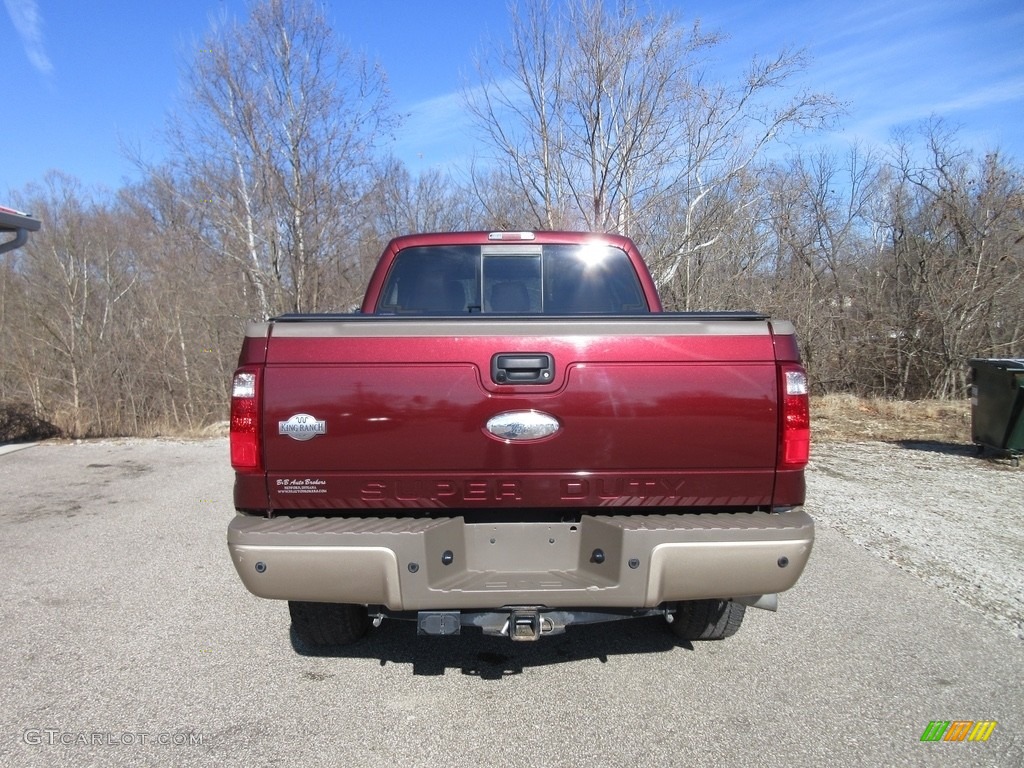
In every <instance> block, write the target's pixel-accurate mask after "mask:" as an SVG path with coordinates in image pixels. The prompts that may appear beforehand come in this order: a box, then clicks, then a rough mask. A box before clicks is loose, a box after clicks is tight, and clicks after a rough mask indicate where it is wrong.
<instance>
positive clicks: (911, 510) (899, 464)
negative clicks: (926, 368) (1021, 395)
mask: <svg viewBox="0 0 1024 768" xmlns="http://www.w3.org/2000/svg"><path fill="white" fill-rule="evenodd" d="M807 497H808V508H809V510H810V511H811V514H812V515H813V516H814V519H815V521H816V522H817V523H818V524H819V525H824V526H828V527H830V528H834V529H835V530H837V531H839V532H841V533H842V534H843V535H844V536H846V537H847V538H849V539H852V540H853V541H854V542H856V543H857V544H859V545H860V546H862V547H864V548H865V549H867V550H869V551H870V552H872V553H874V554H876V555H878V556H880V557H883V558H885V559H886V560H889V561H891V562H892V563H894V564H895V565H897V566H898V567H900V568H901V569H903V570H905V571H908V572H910V573H912V574H914V575H915V576H917V577H919V578H920V579H922V580H923V581H924V582H925V583H927V584H930V585H932V586H934V587H937V588H939V589H941V590H943V591H944V592H946V593H947V594H949V595H951V596H952V597H953V598H954V599H956V600H957V601H958V602H960V603H963V604H965V605H969V606H972V607H974V608H976V609H979V610H981V611H982V612H983V613H984V614H985V615H986V616H987V617H988V618H990V619H991V620H992V621H994V622H995V623H996V624H998V625H999V626H1001V627H1004V628H1005V629H1007V630H1009V631H1010V632H1013V633H1014V634H1015V635H1016V636H1017V637H1018V638H1024V514H1022V513H1024V468H1020V467H1013V466H1012V465H1011V464H1010V462H1009V461H1006V460H997V459H988V458H979V457H978V456H977V455H976V453H975V448H974V447H973V446H968V445H954V444H949V443H932V442H908V443H902V444H899V443H876V442H869V443H820V444H818V443H816V444H815V445H814V449H813V451H812V462H811V466H810V467H809V471H808V474H807Z"/></svg>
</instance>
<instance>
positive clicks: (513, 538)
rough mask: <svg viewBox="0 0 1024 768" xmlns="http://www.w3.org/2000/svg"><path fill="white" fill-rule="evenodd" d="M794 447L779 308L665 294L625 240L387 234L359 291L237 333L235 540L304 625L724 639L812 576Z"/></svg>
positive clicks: (345, 630)
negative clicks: (670, 298) (640, 629)
mask: <svg viewBox="0 0 1024 768" xmlns="http://www.w3.org/2000/svg"><path fill="white" fill-rule="evenodd" d="M809 442H810V430H809V414H808V387H807V378H806V375H805V373H804V369H803V368H802V367H801V365H800V356H799V353H798V351H797V344H796V339H795V336H794V331H793V327H792V325H791V324H790V323H788V322H779V321H773V320H770V319H768V318H766V317H765V316H763V315H760V314H757V313H753V312H702V313H673V312H664V311H662V307H661V302H660V300H659V298H658V295H657V291H656V289H655V286H654V282H653V281H652V279H651V276H650V273H649V272H648V270H647V267H646V266H645V264H644V261H643V259H642V258H641V256H640V254H639V253H638V251H637V249H636V246H635V245H634V244H633V243H632V242H631V241H630V240H629V239H627V238H624V237H618V236H613V235H598V234H589V233H579V232H458V233H446V234H422V235H410V236H406V237H399V238H397V239H395V240H392V241H391V242H390V243H389V244H388V246H387V248H386V249H385V251H384V254H383V256H382V257H381V260H380V263H379V264H378V266H377V268H376V270H375V272H374V273H373V276H372V277H371V279H370V283H369V286H368V289H367V292H366V297H365V300H364V302H363V305H362V310H361V312H359V313H355V314H302V315H297V314H293V315H283V316H281V317H277V318H274V319H272V320H270V321H269V322H265V323H257V324H253V325H251V326H250V327H249V328H248V330H247V333H246V338H245V341H244V344H243V346H242V352H241V356H240V358H239V367H238V369H237V371H236V372H235V374H234V381H233V392H232V401H231V463H232V465H233V467H234V469H235V490H234V503H235V508H236V511H237V514H236V516H235V518H234V520H233V521H232V522H231V523H230V526H229V528H228V548H229V550H230V554H231V557H232V559H233V561H234V565H235V568H236V569H237V571H238V574H239V575H240V576H241V579H242V581H243V582H244V584H245V586H246V587H247V588H248V589H249V590H250V591H251V592H252V593H254V594H256V595H258V596H261V597H265V598H272V599H279V600H287V601H289V608H290V614H291V621H292V628H293V630H294V632H295V633H296V636H297V638H298V639H299V640H300V641H301V642H302V643H305V644H309V645H335V644H344V643H347V642H352V641H354V640H356V639H358V638H360V637H362V636H363V635H364V634H365V633H366V632H367V631H368V629H369V625H370V623H371V621H372V623H373V624H374V625H375V626H378V625H379V624H380V622H381V621H382V620H383V619H384V618H387V617H390V618H398V619H411V620H413V621H415V622H416V623H417V627H418V632H419V633H420V634H426V635H450V634H458V633H459V632H460V631H461V629H462V628H463V627H479V628H480V629H482V631H483V632H484V633H486V634H494V635H504V636H507V637H509V638H511V639H513V640H536V639H537V638H540V637H542V636H545V635H550V634H557V633H560V632H563V631H564V630H565V628H566V626H568V625H570V624H583V623H592V622H598V621H609V620H614V619H623V618H631V617H639V616H651V615H660V616H664V617H665V619H666V620H667V621H668V623H669V625H670V626H671V628H672V629H673V630H674V631H675V633H676V634H677V635H678V637H680V638H682V639H686V640H697V639H719V638H723V637H727V636H729V635H731V634H733V633H734V632H735V631H736V630H737V629H738V628H739V625H740V622H741V621H742V618H743V613H744V609H745V607H747V606H756V607H759V608H768V609H770V610H774V609H775V607H776V602H777V599H776V596H777V594H778V593H779V592H782V591H783V590H786V589H789V588H790V587H792V586H793V584H794V583H795V582H796V581H797V579H798V578H799V576H800V574H801V572H802V571H803V568H804V566H805V564H806V562H807V559H808V557H809V555H810V552H811V546H812V544H813V539H814V524H813V521H812V520H811V518H810V517H809V516H808V515H807V514H806V513H805V512H804V510H803V503H804V467H805V465H806V463H807V459H808V449H809Z"/></svg>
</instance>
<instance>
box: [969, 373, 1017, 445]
mask: <svg viewBox="0 0 1024 768" xmlns="http://www.w3.org/2000/svg"><path fill="white" fill-rule="evenodd" d="M968 363H969V364H970V366H971V436H972V437H971V439H972V440H973V441H974V442H975V443H977V444H978V445H979V446H981V447H982V449H983V450H984V448H992V449H994V450H997V451H1003V452H1006V453H1009V454H1010V455H1011V456H1014V457H1017V456H1019V455H1020V454H1021V453H1024V359H1020V358H1018V359H995V360H991V359H977V360H969V361H968Z"/></svg>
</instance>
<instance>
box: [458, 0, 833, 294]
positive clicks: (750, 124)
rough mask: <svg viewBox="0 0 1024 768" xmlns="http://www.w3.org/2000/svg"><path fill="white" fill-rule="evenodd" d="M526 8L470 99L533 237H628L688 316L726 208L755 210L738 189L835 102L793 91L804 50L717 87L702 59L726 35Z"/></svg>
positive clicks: (598, 3)
mask: <svg viewBox="0 0 1024 768" xmlns="http://www.w3.org/2000/svg"><path fill="white" fill-rule="evenodd" d="M522 7H523V8H524V10H523V11H522V12H520V10H519V9H520V6H519V5H515V6H513V29H512V36H511V42H510V43H509V44H507V45H497V46H496V47H495V48H494V49H493V51H488V52H487V53H486V54H485V55H484V56H483V57H482V58H481V62H480V66H479V69H480V75H481V80H482V82H481V84H480V86H479V87H477V88H475V89H468V90H467V92H466V100H467V104H468V107H469V109H470V110H471V112H472V113H473V114H474V116H475V117H476V120H477V123H478V125H479V126H480V129H481V132H482V135H483V137H484V139H485V140H486V141H487V142H488V144H489V145H490V146H491V147H492V148H493V150H494V151H495V152H496V154H497V159H498V161H499V163H501V165H502V167H504V168H505V169H506V170H507V173H508V175H509V177H510V179H511V180H512V182H513V183H514V184H515V185H516V186H517V187H518V188H519V190H520V192H521V194H522V195H523V196H524V197H526V198H527V199H528V200H530V202H531V205H532V206H533V210H534V216H535V220H536V225H537V226H541V227H558V226H567V225H568V226H580V227H585V228H589V229H595V230H601V231H617V232H625V233H628V234H631V235H633V236H634V237H636V238H637V239H638V240H640V241H641V242H643V243H644V244H645V245H647V252H648V254H649V256H650V257H651V258H652V260H653V261H654V268H655V275H656V279H657V280H658V282H659V283H660V284H661V286H663V287H668V288H669V289H670V290H669V293H670V294H673V295H674V294H675V293H680V294H682V295H681V296H680V297H679V298H680V303H682V304H683V305H686V306H688V305H689V304H690V293H691V288H692V268H693V259H694V258H695V255H696V254H699V253H700V251H701V250H704V249H707V248H709V247H710V246H711V245H712V244H713V243H714V242H715V241H716V239H717V238H718V237H720V236H721V234H722V231H723V229H722V226H723V211H722V210H721V209H720V206H722V205H729V206H732V211H731V213H732V214H734V215H735V214H738V213H739V212H741V211H742V209H743V207H744V206H745V205H747V204H749V200H748V199H743V198H740V197H739V196H737V195H736V194H735V189H734V187H735V185H736V184H737V183H738V182H739V180H740V179H741V178H742V177H743V176H744V174H745V173H746V172H747V171H748V170H749V169H750V168H751V166H752V164H753V162H754V161H755V160H756V159H757V158H758V157H759V156H760V155H761V154H762V153H763V151H764V149H765V148H766V147H767V146H769V145H771V144H772V143H773V142H776V141H777V140H779V139H780V137H782V136H784V135H785V134H786V133H787V132H789V131H792V130H797V129H808V128H816V127H819V126H821V125H823V124H824V123H825V122H826V121H827V120H828V119H830V118H831V117H833V116H834V115H835V113H836V112H837V109H838V107H837V104H836V102H835V101H834V100H833V99H832V98H831V97H830V96H828V95H825V94H820V93H814V92H809V91H799V92H795V93H794V92H792V90H793V89H792V88H790V86H789V83H790V82H791V81H792V80H793V78H794V77H795V75H796V74H798V73H799V72H801V71H802V70H803V69H804V68H805V67H806V66H807V59H806V57H805V56H804V54H803V53H802V52H801V51H788V50H787V51H783V52H781V53H780V54H778V55H777V56H775V57H772V58H770V59H764V60H762V59H756V60H754V61H753V62H751V64H750V66H749V69H748V71H747V72H746V74H745V76H744V77H743V78H742V79H741V80H740V81H739V82H737V83H735V84H719V83H715V82H712V81H711V80H710V78H709V76H708V74H707V72H706V69H705V66H704V60H703V57H704V56H705V54H706V53H707V52H708V51H710V50H711V49H712V48H713V47H714V46H715V45H716V44H718V43H719V42H720V39H721V38H720V37H719V36H718V35H716V34H708V33H705V32H704V31H703V30H702V29H701V27H700V25H699V23H697V24H694V25H693V26H691V27H689V28H684V27H683V26H682V25H681V23H680V20H679V18H678V17H677V16H676V15H675V14H671V13H669V14H664V15H655V14H648V15H641V14H640V13H638V11H637V10H636V7H635V5H634V4H632V3H630V2H626V0H622V1H621V2H605V1H604V0H570V2H568V3H565V4H564V5H560V6H559V10H558V11H556V10H554V9H553V8H552V7H551V4H550V3H549V2H548V0H527V1H526V2H525V3H524V4H523V6H522ZM667 220H671V222H672V226H671V227H668V228H666V226H665V224H666V221H667ZM680 272H682V273H683V274H684V276H685V279H684V281H683V285H682V287H681V289H680V290H677V289H676V285H675V284H676V282H677V279H678V277H679V274H680ZM669 298H670V299H671V298H672V295H670V297H669Z"/></svg>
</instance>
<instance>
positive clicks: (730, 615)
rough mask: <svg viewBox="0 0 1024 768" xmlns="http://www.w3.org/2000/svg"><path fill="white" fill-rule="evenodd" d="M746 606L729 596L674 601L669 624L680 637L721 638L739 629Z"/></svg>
mask: <svg viewBox="0 0 1024 768" xmlns="http://www.w3.org/2000/svg"><path fill="white" fill-rule="evenodd" d="M746 609H747V607H746V606H745V605H743V604H742V603H733V602H730V601H728V600H688V601H686V602H682V603H678V604H677V606H676V612H675V618H674V620H673V621H672V623H671V624H669V626H670V627H671V628H672V631H673V632H674V633H675V635H676V637H678V638H679V639H680V640H724V639H725V638H727V637H732V636H733V635H735V634H736V632H737V631H738V630H739V628H740V625H741V624H742V623H743V614H744V613H745V612H746Z"/></svg>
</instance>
